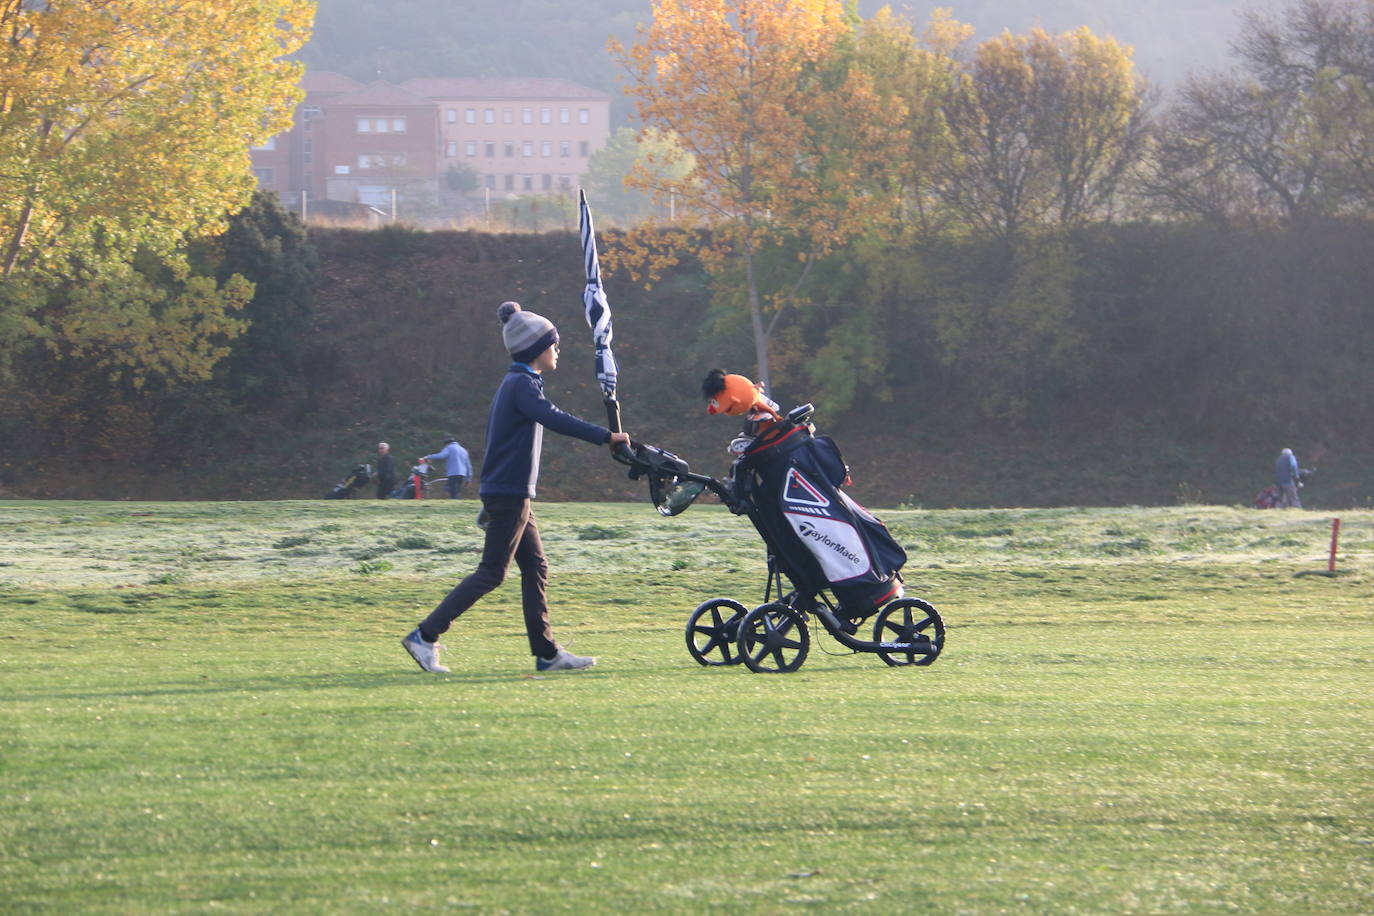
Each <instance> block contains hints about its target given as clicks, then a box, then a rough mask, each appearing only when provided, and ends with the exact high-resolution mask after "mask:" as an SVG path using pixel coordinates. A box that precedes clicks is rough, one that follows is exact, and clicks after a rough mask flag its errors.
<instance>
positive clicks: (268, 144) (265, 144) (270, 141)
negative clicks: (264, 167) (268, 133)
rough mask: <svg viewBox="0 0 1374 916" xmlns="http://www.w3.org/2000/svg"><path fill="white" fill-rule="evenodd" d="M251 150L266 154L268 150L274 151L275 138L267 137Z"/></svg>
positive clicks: (275, 146)
mask: <svg viewBox="0 0 1374 916" xmlns="http://www.w3.org/2000/svg"><path fill="white" fill-rule="evenodd" d="M252 148H253V149H255V150H261V151H263V152H266V151H268V150H274V149H276V148H277V138H276V137H268V138H267V139H266V140H264V141H262V142H261V143H259V144H258V145H257V146H255V147H252Z"/></svg>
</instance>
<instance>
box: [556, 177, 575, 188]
mask: <svg viewBox="0 0 1374 916" xmlns="http://www.w3.org/2000/svg"><path fill="white" fill-rule="evenodd" d="M558 186H559V187H560V188H562V189H563V190H565V191H567V190H569V189H571V188H572V176H571V175H559V176H558Z"/></svg>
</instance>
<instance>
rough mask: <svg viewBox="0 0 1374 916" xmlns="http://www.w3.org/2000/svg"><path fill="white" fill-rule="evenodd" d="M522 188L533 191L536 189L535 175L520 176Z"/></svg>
mask: <svg viewBox="0 0 1374 916" xmlns="http://www.w3.org/2000/svg"><path fill="white" fill-rule="evenodd" d="M520 188H521V190H524V191H533V190H534V176H533V175H521V176H520Z"/></svg>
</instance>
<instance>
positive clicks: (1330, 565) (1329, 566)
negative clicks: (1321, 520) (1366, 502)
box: [1326, 518, 1341, 572]
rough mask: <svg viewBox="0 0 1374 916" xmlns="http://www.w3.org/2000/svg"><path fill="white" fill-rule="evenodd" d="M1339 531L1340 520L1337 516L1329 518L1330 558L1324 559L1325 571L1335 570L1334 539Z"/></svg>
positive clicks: (1338, 534) (1338, 535)
mask: <svg viewBox="0 0 1374 916" xmlns="http://www.w3.org/2000/svg"><path fill="white" fill-rule="evenodd" d="M1340 533H1341V520H1340V519H1338V518H1333V519H1332V520H1331V559H1329V560H1327V561H1326V571H1327V572H1335V571H1336V539H1337V538H1338V537H1340Z"/></svg>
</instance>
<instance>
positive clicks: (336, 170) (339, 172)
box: [334, 165, 349, 175]
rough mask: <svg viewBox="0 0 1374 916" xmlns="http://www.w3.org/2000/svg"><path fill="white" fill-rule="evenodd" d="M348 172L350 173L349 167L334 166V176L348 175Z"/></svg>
mask: <svg viewBox="0 0 1374 916" xmlns="http://www.w3.org/2000/svg"><path fill="white" fill-rule="evenodd" d="M348 171H349V169H348V166H346V165H336V166H334V174H335V175H347V174H348Z"/></svg>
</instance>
